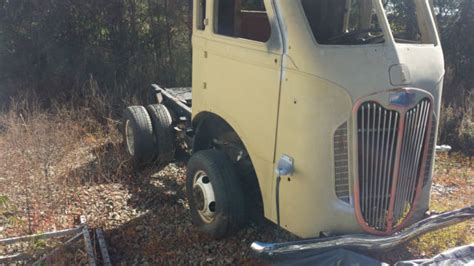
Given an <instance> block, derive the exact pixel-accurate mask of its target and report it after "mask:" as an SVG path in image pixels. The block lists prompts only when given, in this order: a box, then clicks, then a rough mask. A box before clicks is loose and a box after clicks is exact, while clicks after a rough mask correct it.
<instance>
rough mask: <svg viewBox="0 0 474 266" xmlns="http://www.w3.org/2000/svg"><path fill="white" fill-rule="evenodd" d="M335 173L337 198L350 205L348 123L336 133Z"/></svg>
mask: <svg viewBox="0 0 474 266" xmlns="http://www.w3.org/2000/svg"><path fill="white" fill-rule="evenodd" d="M334 173H335V184H334V188H335V190H336V196H337V197H338V198H339V199H340V200H342V201H344V202H347V203H350V198H349V157H348V149H347V122H345V123H344V124H342V125H341V126H340V127H339V128H338V129H337V130H336V132H335V133H334Z"/></svg>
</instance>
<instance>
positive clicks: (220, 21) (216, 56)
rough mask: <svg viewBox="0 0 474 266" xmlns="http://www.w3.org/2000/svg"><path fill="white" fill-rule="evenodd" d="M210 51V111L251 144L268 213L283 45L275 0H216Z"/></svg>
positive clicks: (207, 94)
mask: <svg viewBox="0 0 474 266" xmlns="http://www.w3.org/2000/svg"><path fill="white" fill-rule="evenodd" d="M211 3H212V9H213V10H212V12H213V13H212V14H213V16H212V18H210V21H209V23H210V25H212V32H211V34H210V36H209V39H208V40H207V43H206V49H205V56H206V59H205V63H204V66H205V71H206V78H205V82H204V83H205V86H204V87H203V89H202V90H203V95H204V97H205V101H206V109H207V110H208V111H210V112H213V113H215V114H217V115H219V116H221V117H222V118H224V119H225V120H226V121H227V122H228V123H229V124H230V125H231V126H232V127H233V128H234V130H235V131H236V132H237V134H239V136H240V138H241V139H242V141H243V143H244V144H245V146H246V148H247V150H248V152H249V154H250V157H251V159H252V162H253V164H254V167H255V170H256V172H257V176H258V178H259V183H260V189H261V192H262V198H263V201H264V205H265V213H266V216H267V214H268V213H267V212H268V211H270V210H269V208H267V206H271V204H273V202H274V200H273V199H274V198H273V196H272V195H271V191H272V173H273V161H274V151H275V140H276V128H277V116H278V106H279V104H278V102H279V93H280V80H281V59H282V41H281V35H280V30H279V26H278V22H277V19H276V14H275V12H274V9H273V1H271V0H260V1H255V0H254V1H249V0H213V1H208V4H211ZM269 204H270V205H269Z"/></svg>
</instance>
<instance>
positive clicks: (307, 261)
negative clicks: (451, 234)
mask: <svg viewBox="0 0 474 266" xmlns="http://www.w3.org/2000/svg"><path fill="white" fill-rule="evenodd" d="M274 265H298V266H300V265H301V266H303V265H321V266H323V265H324V266H359V265H360V266H376V265H388V264H386V263H384V262H380V261H378V260H376V259H373V258H370V257H367V256H365V255H362V254H359V253H356V252H354V251H350V250H345V249H334V250H330V251H326V252H317V253H313V254H311V253H309V254H308V253H306V254H304V255H301V256H295V257H293V258H289V259H286V260H283V261H279V262H275V263H274ZM415 265H430V266H451V265H454V266H457V265H473V266H474V244H472V245H469V246H464V247H458V248H454V249H451V250H448V251H446V252H443V253H441V254H439V255H437V256H435V257H433V258H431V259H420V260H412V261H400V262H397V263H396V264H395V266H415Z"/></svg>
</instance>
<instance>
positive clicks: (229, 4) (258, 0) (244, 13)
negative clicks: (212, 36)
mask: <svg viewBox="0 0 474 266" xmlns="http://www.w3.org/2000/svg"><path fill="white" fill-rule="evenodd" d="M216 2H217V12H216V15H217V19H216V20H217V24H216V33H217V34H221V35H225V36H230V37H236V38H243V39H249V40H254V41H259V42H266V41H268V39H269V38H270V35H271V27H270V21H269V19H268V15H267V11H266V9H265V5H264V3H263V0H217V1H216Z"/></svg>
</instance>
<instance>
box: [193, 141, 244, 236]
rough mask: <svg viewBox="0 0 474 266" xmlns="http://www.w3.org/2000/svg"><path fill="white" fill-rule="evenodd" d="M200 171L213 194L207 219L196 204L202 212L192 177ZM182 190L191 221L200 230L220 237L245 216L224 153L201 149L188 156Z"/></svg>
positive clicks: (236, 180)
mask: <svg viewBox="0 0 474 266" xmlns="http://www.w3.org/2000/svg"><path fill="white" fill-rule="evenodd" d="M201 172H204V173H205V174H207V177H208V180H209V182H210V184H211V186H212V189H213V192H214V196H215V203H214V205H213V206H214V210H215V212H214V218H213V219H212V220H207V221H206V219H205V218H203V216H202V214H201V213H200V210H199V208H200V207H199V206H201V211H202V209H203V208H204V206H205V204H201V203H200V201H199V198H198V196H197V194H198V193H199V192H198V190H199V188H195V177H196V176H197V175H198V173H201ZM186 191H187V195H188V201H189V207H190V210H191V217H192V220H193V223H194V225H195V226H197V227H198V228H199V229H200V230H201V231H203V232H204V233H206V234H208V235H210V236H212V237H214V238H222V237H225V236H229V235H231V234H232V233H235V232H236V231H238V230H239V229H240V228H241V227H242V226H243V224H244V222H245V219H246V215H245V205H244V195H243V192H242V187H241V184H240V180H239V178H238V175H237V174H236V172H235V167H234V165H233V164H232V162H231V161H230V159H229V158H228V157H227V155H226V154H225V153H224V152H222V151H218V150H205V151H200V152H197V153H195V154H194V155H193V156H192V157H191V159H190V160H189V162H188V170H187V180H186ZM202 202H205V201H202ZM211 204H212V203H211ZM209 206H211V205H209Z"/></svg>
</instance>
